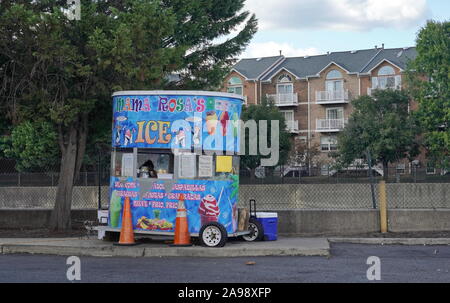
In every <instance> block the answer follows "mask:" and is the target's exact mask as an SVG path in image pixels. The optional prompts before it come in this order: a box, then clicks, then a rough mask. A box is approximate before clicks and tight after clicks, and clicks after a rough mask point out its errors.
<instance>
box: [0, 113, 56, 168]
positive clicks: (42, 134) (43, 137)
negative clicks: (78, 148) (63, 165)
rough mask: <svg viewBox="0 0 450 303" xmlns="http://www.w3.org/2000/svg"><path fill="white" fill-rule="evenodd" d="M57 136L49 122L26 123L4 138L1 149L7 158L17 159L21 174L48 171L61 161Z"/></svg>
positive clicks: (17, 166)
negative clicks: (42, 169)
mask: <svg viewBox="0 0 450 303" xmlns="http://www.w3.org/2000/svg"><path fill="white" fill-rule="evenodd" d="M57 136H58V135H57V133H56V132H55V131H54V129H53V126H52V125H51V124H50V123H48V122H34V123H33V122H30V121H26V122H23V123H22V124H19V125H17V126H16V127H15V128H14V129H13V131H12V133H11V136H8V137H7V136H5V137H3V138H2V140H1V141H0V143H1V145H0V148H1V149H2V150H3V152H4V154H5V156H6V157H8V158H13V159H16V169H17V170H18V171H20V172H23V171H35V170H40V169H41V168H42V167H46V168H47V169H48V168H51V167H54V166H55V163H56V164H57V163H58V160H59V149H58V147H57V146H56V145H55V141H56V140H57Z"/></svg>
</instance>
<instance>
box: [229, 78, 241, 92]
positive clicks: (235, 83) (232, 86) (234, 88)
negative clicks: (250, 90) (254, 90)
mask: <svg viewBox="0 0 450 303" xmlns="http://www.w3.org/2000/svg"><path fill="white" fill-rule="evenodd" d="M227 91H228V92H229V93H233V94H238V95H243V85H242V80H241V79H240V78H239V77H231V78H230V79H229V80H228V85H227Z"/></svg>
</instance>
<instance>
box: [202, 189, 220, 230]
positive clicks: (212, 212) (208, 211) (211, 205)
mask: <svg viewBox="0 0 450 303" xmlns="http://www.w3.org/2000/svg"><path fill="white" fill-rule="evenodd" d="M198 213H199V214H200V220H201V225H202V226H203V225H205V224H207V223H209V222H217V220H218V218H219V214H220V209H219V205H218V203H217V200H216V198H214V196H213V195H206V196H205V197H203V199H202V201H201V202H200V205H199V207H198Z"/></svg>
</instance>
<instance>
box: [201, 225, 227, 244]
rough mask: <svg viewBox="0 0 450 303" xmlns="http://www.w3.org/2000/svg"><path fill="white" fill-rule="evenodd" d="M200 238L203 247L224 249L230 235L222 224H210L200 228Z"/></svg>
mask: <svg viewBox="0 0 450 303" xmlns="http://www.w3.org/2000/svg"><path fill="white" fill-rule="evenodd" d="M198 238H199V240H200V244H201V245H202V246H208V247H223V246H224V245H225V243H226V242H227V239H228V234H227V231H226V230H225V227H223V225H222V224H220V223H217V222H210V223H208V224H205V225H203V226H202V228H200V232H199V237H198Z"/></svg>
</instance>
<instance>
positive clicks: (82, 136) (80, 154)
mask: <svg viewBox="0 0 450 303" xmlns="http://www.w3.org/2000/svg"><path fill="white" fill-rule="evenodd" d="M87 128H88V115H87V114H83V116H82V117H81V119H80V124H79V127H78V146H77V160H76V161H77V162H76V165H75V178H74V182H76V181H77V180H78V178H79V176H80V170H81V165H82V164H83V158H84V154H85V151H86V139H87Z"/></svg>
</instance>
